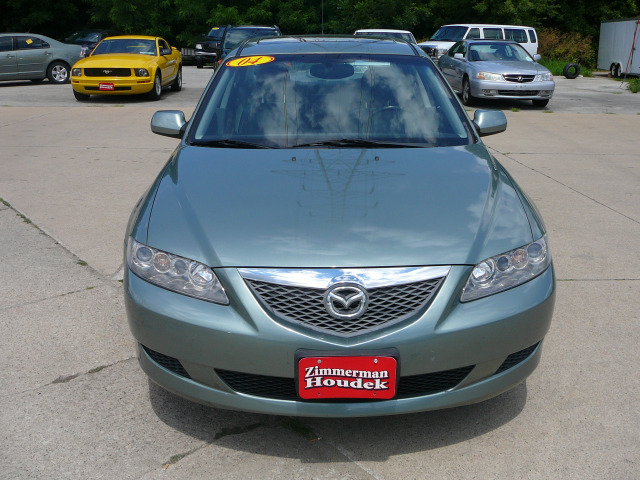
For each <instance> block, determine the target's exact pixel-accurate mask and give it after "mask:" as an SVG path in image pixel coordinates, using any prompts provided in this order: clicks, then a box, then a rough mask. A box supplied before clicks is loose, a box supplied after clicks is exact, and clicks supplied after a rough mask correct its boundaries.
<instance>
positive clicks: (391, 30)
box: [356, 28, 411, 33]
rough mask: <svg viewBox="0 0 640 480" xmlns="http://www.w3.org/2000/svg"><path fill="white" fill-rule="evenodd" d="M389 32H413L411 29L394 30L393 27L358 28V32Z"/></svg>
mask: <svg viewBox="0 0 640 480" xmlns="http://www.w3.org/2000/svg"><path fill="white" fill-rule="evenodd" d="M360 32H364V33H372V32H389V33H411V32H410V31H409V30H394V29H392V28H363V29H360V30H356V33H360Z"/></svg>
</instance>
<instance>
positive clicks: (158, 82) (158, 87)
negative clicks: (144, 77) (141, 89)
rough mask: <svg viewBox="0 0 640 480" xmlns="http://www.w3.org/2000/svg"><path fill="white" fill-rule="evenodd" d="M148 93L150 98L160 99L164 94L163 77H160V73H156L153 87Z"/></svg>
mask: <svg viewBox="0 0 640 480" xmlns="http://www.w3.org/2000/svg"><path fill="white" fill-rule="evenodd" d="M147 95H148V96H149V99H150V100H160V96H161V95H162V78H161V77H160V73H156V76H155V78H154V79H153V88H152V89H151V91H150V92H149V93H148V94H147Z"/></svg>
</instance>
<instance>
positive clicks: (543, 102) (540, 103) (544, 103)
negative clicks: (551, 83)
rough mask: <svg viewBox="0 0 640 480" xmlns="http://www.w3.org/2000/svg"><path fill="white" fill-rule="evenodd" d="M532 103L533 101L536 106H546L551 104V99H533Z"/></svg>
mask: <svg viewBox="0 0 640 480" xmlns="http://www.w3.org/2000/svg"><path fill="white" fill-rule="evenodd" d="M531 103H533V106H534V107H546V106H547V105H549V99H545V100H531Z"/></svg>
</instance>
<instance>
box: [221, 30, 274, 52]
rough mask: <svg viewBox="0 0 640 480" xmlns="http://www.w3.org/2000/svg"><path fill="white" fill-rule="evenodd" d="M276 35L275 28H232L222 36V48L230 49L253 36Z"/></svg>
mask: <svg viewBox="0 0 640 480" xmlns="http://www.w3.org/2000/svg"><path fill="white" fill-rule="evenodd" d="M273 35H277V32H276V29H275V28H235V29H234V28H232V29H231V30H229V31H228V32H227V34H226V35H225V37H224V45H223V48H224V50H227V51H229V50H232V49H234V48H235V47H236V46H238V45H239V44H240V43H242V42H244V41H245V40H247V39H249V38H253V37H268V36H273Z"/></svg>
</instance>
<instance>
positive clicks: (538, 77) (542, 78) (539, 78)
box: [534, 72, 553, 82]
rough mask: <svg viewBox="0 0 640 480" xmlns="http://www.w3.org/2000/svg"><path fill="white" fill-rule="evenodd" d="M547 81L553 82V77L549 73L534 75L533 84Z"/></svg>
mask: <svg viewBox="0 0 640 480" xmlns="http://www.w3.org/2000/svg"><path fill="white" fill-rule="evenodd" d="M549 80H553V75H551V72H547V73H541V74H540V75H536V78H535V79H534V81H535V82H548V81H549Z"/></svg>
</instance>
